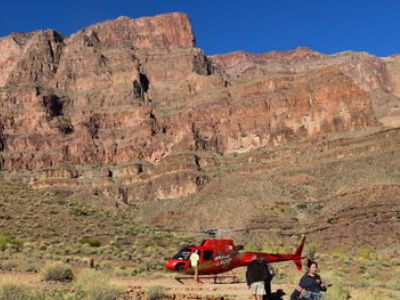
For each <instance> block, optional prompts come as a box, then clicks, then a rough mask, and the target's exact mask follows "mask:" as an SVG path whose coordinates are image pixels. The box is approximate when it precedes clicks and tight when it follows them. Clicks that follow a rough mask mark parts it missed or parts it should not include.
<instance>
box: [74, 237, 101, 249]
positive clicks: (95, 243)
mask: <svg viewBox="0 0 400 300" xmlns="http://www.w3.org/2000/svg"><path fill="white" fill-rule="evenodd" d="M79 242H80V243H81V244H88V245H89V246H91V247H100V246H101V243H100V242H99V241H98V240H95V239H92V238H83V239H81V240H80V241H79Z"/></svg>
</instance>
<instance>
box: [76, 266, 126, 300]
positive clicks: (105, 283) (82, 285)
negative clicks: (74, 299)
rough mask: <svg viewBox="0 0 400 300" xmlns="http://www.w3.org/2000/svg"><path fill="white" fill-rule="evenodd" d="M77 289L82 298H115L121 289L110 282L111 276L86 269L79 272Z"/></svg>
mask: <svg viewBox="0 0 400 300" xmlns="http://www.w3.org/2000/svg"><path fill="white" fill-rule="evenodd" d="M74 286H75V289H76V291H77V293H78V295H79V296H80V297H82V299H87V300H91V299H96V300H115V299H117V297H118V295H119V293H120V291H119V289H117V288H116V287H114V286H113V285H111V284H110V279H109V277H108V276H107V275H106V274H104V273H101V272H98V271H95V270H85V271H83V272H82V273H81V274H79V276H78V278H77V281H76V283H75V285H74Z"/></svg>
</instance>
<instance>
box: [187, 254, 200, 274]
mask: <svg viewBox="0 0 400 300" xmlns="http://www.w3.org/2000/svg"><path fill="white" fill-rule="evenodd" d="M189 259H190V266H191V267H192V268H193V269H194V279H195V280H196V282H200V281H199V260H200V255H199V250H196V251H194V252H192V254H190V257H189Z"/></svg>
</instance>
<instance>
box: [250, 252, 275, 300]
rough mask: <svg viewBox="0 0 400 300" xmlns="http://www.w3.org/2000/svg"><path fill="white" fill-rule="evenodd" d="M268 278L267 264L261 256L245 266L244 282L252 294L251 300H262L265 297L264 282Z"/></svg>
mask: <svg viewBox="0 0 400 300" xmlns="http://www.w3.org/2000/svg"><path fill="white" fill-rule="evenodd" d="M268 278H270V273H269V269H268V264H267V262H266V261H265V260H264V258H263V257H262V256H261V255H257V256H256V258H255V259H254V260H253V261H252V262H251V263H250V264H249V265H248V266H247V271H246V282H247V285H248V287H249V289H250V291H251V293H252V299H253V300H263V297H264V296H265V295H266V291H265V281H266V280H268Z"/></svg>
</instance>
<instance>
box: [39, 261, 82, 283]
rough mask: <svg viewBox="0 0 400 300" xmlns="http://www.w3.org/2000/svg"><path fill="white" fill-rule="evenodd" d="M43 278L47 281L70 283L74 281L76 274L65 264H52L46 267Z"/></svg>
mask: <svg viewBox="0 0 400 300" xmlns="http://www.w3.org/2000/svg"><path fill="white" fill-rule="evenodd" d="M43 277H44V280H46V281H59V282H68V281H72V279H74V273H73V272H72V270H71V269H70V268H68V267H67V266H65V265H63V264H51V265H48V266H46V267H45V269H44V271H43Z"/></svg>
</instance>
